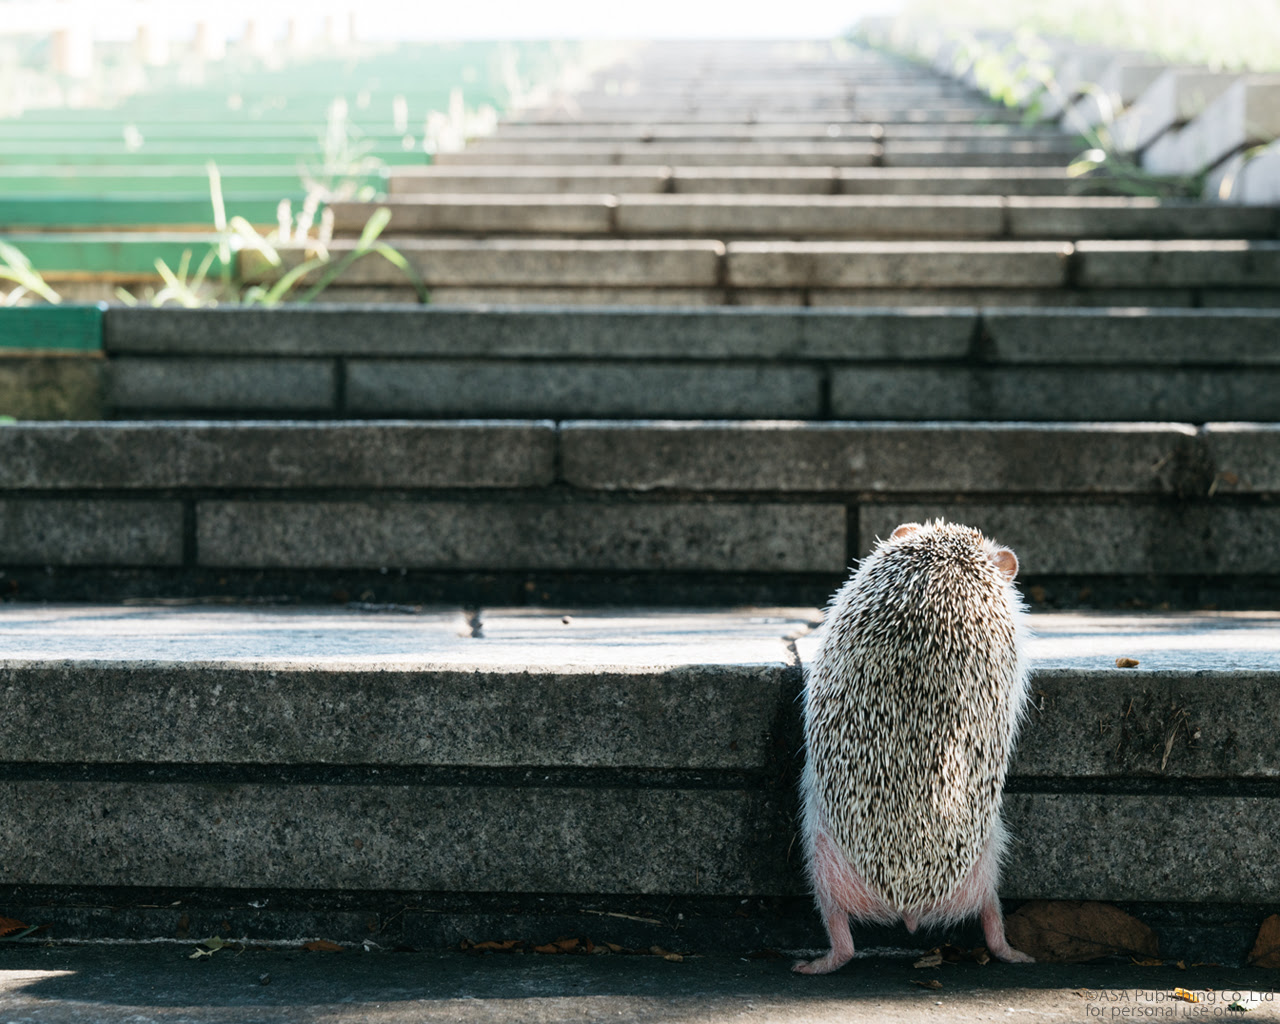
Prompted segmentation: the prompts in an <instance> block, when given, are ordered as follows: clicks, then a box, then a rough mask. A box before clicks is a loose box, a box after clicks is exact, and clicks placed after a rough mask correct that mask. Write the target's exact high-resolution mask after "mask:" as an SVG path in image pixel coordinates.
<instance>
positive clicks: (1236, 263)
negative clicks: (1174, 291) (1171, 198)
mask: <svg viewBox="0 0 1280 1024" xmlns="http://www.w3.org/2000/svg"><path fill="white" fill-rule="evenodd" d="M1076 261H1077V268H1076V282H1077V284H1079V285H1081V286H1082V287H1086V288H1124V287H1136V286H1143V285H1145V286H1148V287H1150V286H1152V285H1157V286H1163V287H1166V288H1167V287H1174V288H1176V287H1191V288H1196V287H1199V288H1204V287H1206V286H1208V287H1212V286H1215V285H1223V286H1227V287H1242V286H1243V287H1254V288H1275V287H1276V282H1277V281H1280V242H1276V241H1246V240H1234V239H1233V240H1221V241H1215V240H1211V239H1210V240H1197V241H1181V240H1175V241H1132V242H1111V241H1096V242H1095V241H1087V242H1079V243H1077V245H1076Z"/></svg>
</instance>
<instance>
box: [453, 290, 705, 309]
mask: <svg viewBox="0 0 1280 1024" xmlns="http://www.w3.org/2000/svg"><path fill="white" fill-rule="evenodd" d="M431 297H432V300H433V301H434V302H439V303H440V304H442V305H450V306H492V307H494V308H499V307H502V306H551V307H555V306H633V307H648V306H665V307H688V306H693V307H709V306H723V305H725V304H726V303H727V302H728V293H727V292H726V291H725V289H723V288H671V287H655V288H519V287H516V288H486V287H483V286H476V287H456V288H455V287H448V286H446V287H443V288H432V289H431Z"/></svg>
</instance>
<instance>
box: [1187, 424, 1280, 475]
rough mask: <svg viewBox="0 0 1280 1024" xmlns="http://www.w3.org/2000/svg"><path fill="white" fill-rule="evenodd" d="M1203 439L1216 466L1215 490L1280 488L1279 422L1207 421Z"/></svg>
mask: <svg viewBox="0 0 1280 1024" xmlns="http://www.w3.org/2000/svg"><path fill="white" fill-rule="evenodd" d="M1277 418H1280V417H1277ZM1204 441H1205V445H1206V447H1207V449H1208V452H1209V457H1210V459H1211V460H1212V462H1213V466H1214V469H1215V476H1214V490H1215V492H1217V491H1219V490H1220V491H1222V492H1223V493H1224V494H1249V493H1256V494H1265V493H1268V492H1276V491H1280V451H1278V450H1277V444H1278V443H1280V423H1276V422H1268V423H1213V424H1207V425H1206V426H1205V432H1204Z"/></svg>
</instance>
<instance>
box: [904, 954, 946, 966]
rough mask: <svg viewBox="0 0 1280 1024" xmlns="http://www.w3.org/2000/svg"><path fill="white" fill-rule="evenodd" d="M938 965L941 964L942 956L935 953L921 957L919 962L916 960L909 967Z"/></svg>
mask: <svg viewBox="0 0 1280 1024" xmlns="http://www.w3.org/2000/svg"><path fill="white" fill-rule="evenodd" d="M940 963H942V954H941V953H939V952H936V951H935V952H933V953H929V954H927V955H926V956H922V957H921V958H920V959H919V960H917V961H916V962H915V963H913V964H912V965H911V966H912V967H937V966H938V965H939V964H940Z"/></svg>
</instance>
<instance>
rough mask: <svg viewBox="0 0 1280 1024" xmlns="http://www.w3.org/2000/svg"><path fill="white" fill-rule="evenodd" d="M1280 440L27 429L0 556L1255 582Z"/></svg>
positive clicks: (6, 436) (1178, 430) (1164, 433)
mask: <svg viewBox="0 0 1280 1024" xmlns="http://www.w3.org/2000/svg"><path fill="white" fill-rule="evenodd" d="M1278 438H1280V435H1278V434H1277V432H1276V431H1275V430H1272V429H1269V428H1266V427H1263V428H1258V429H1254V428H1251V427H1248V426H1245V427H1232V426H1219V427H1213V428H1211V429H1208V430H1206V431H1201V432H1196V431H1195V430H1193V429H1192V428H1190V427H1180V426H1177V425H1166V426H1161V425H1146V426H1136V427H1134V428H1132V429H1121V430H1110V429H1107V428H1105V427H1093V426H1082V427H1079V428H1071V427H1064V426H1059V427H1056V428H1046V429H1037V428H1034V427H1025V428H1024V427H1017V426H1010V427H1000V426H990V425H988V426H981V425H978V426H974V427H971V428H965V427H961V426H959V425H950V426H947V427H945V428H938V427H932V426H929V425H922V426H920V427H918V428H910V427H906V426H899V427H893V426H884V427H875V426H862V427H860V426H858V425H841V424H832V425H831V426H829V427H824V426H819V425H810V426H808V427H800V428H799V429H797V426H796V425H793V424H780V425H770V424H763V425H760V424H756V425H752V424H745V425H742V426H738V427H735V426H732V425H729V424H686V425H680V424H668V425H664V424H661V423H656V424H628V423H607V422H597V423H592V422H574V421H567V422H565V423H563V424H561V425H559V426H556V425H554V424H551V423H546V422H533V423H524V424H522V423H508V424H485V423H471V424H451V423H442V424H435V425H433V424H407V423H406V424H394V423H393V424H383V425H378V424H367V425H360V424H343V423H335V424H332V425H330V426H324V425H319V424H317V425H298V424H293V425H290V424H280V425H278V426H272V425H269V424H245V425H243V426H236V425H234V424H225V425H212V426H210V425H201V424H192V425H184V424H175V425H173V426H172V427H168V426H165V425H163V424H154V425H151V426H138V425H130V424H120V425H118V426H96V427H95V426H88V425H86V426H85V427H74V426H65V427H64V426H56V425H49V426H48V427H31V428H26V427H18V426H14V427H9V428H6V430H5V431H3V432H2V433H0V442H3V444H4V446H5V448H6V449H7V450H8V454H7V455H6V457H5V458H4V459H3V462H2V463H0V465H3V468H4V472H5V476H4V479H3V480H2V481H0V485H2V486H3V488H4V490H3V503H2V504H0V516H3V518H4V522H5V524H6V529H5V532H4V536H3V542H2V546H0V558H2V559H3V562H4V563H5V564H6V566H7V567H9V568H10V569H11V570H13V569H18V568H20V567H22V566H43V565H49V566H57V567H63V568H76V567H82V568H84V569H86V570H94V569H97V568H106V567H118V568H121V569H125V568H131V567H132V568H154V569H160V570H164V571H168V572H177V571H181V572H183V573H188V574H196V575H200V574H201V573H203V572H215V573H216V571H217V570H219V569H223V568H225V569H232V570H234V569H249V570H256V569H262V570H281V571H290V572H292V571H306V570H361V569H364V570H377V569H380V568H387V567H390V568H396V569H402V570H405V571H408V570H430V571H436V572H456V571H476V572H495V573H501V572H539V571H543V572H549V573H552V574H555V573H568V574H572V573H602V574H606V575H607V574H626V573H637V572H639V573H646V572H648V573H676V574H679V573H696V572H708V573H721V574H735V573H737V574H752V573H755V574H763V576H764V577H768V576H770V575H772V574H777V575H779V577H780V578H785V577H786V576H787V574H800V575H805V574H808V575H810V576H811V577H819V578H820V577H823V576H827V577H828V578H833V579H834V578H838V577H839V575H840V574H841V573H842V572H843V571H844V567H845V566H846V565H848V564H849V562H850V561H851V560H852V559H854V558H857V557H860V556H861V554H862V553H863V552H865V551H866V550H868V549H869V547H870V546H871V544H872V543H873V540H874V538H875V537H876V536H886V535H887V534H888V533H889V532H890V531H891V530H892V529H893V528H894V527H895V526H896V525H897V524H898V523H900V522H905V521H913V520H914V521H922V520H923V519H925V518H928V517H931V516H939V515H941V516H945V517H946V518H949V519H959V520H961V521H967V522H970V523H971V525H975V526H978V527H980V528H983V529H984V530H986V531H988V532H989V533H992V534H994V535H996V536H998V537H1000V538H1001V539H1002V540H1003V541H1005V542H1006V543H1008V544H1010V545H1012V546H1013V547H1014V548H1015V549H1016V550H1017V551H1018V552H1019V554H1020V555H1021V556H1022V559H1023V565H1024V572H1025V574H1026V575H1027V576H1028V577H1031V578H1040V577H1042V576H1043V577H1065V578H1067V579H1070V578H1072V577H1079V578H1081V579H1082V580H1084V579H1087V578H1091V577H1107V576H1115V577H1119V576H1140V575H1143V574H1156V575H1161V576H1174V577H1179V576H1180V577H1183V578H1186V579H1188V580H1194V579H1205V578H1216V577H1220V576H1227V577H1239V578H1241V579H1242V580H1244V579H1249V578H1253V577H1268V576H1273V575H1276V574H1280V554H1277V553H1280V514H1278V513H1277V510H1276V508H1275V507H1274V506H1273V505H1272V503H1271V501H1272V499H1273V497H1274V495H1275V494H1276V493H1277V492H1280V477H1278V476H1277V471H1276V467H1277V466H1280V456H1278V455H1277V449H1278V446H1280V440H1278ZM140 451H145V452H147V458H146V459H145V460H144V461H140V460H139V457H138V453H139V452H140ZM486 453H488V454H487V455H486ZM1241 537H1248V538H1249V539H1250V542H1249V543H1247V544H1242V543H1240V538H1241ZM619 538H625V540H624V541H620V540H619Z"/></svg>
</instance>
